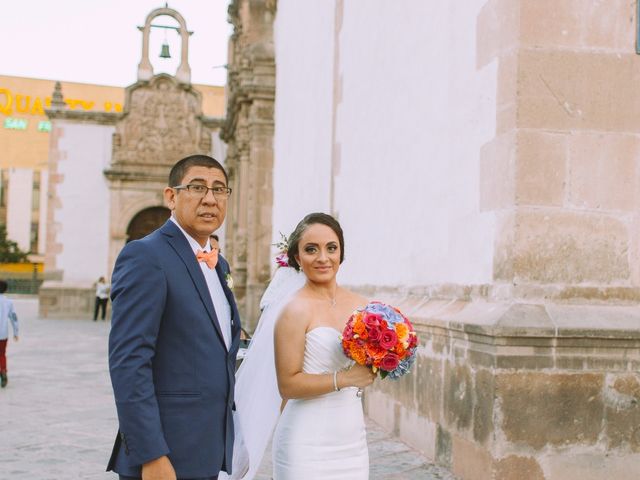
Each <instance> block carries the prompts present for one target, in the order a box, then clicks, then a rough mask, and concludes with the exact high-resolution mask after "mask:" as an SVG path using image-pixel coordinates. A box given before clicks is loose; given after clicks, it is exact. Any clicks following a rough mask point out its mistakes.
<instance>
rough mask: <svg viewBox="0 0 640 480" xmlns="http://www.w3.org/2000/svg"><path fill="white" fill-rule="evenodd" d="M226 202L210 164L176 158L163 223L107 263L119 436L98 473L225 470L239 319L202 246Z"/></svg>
mask: <svg viewBox="0 0 640 480" xmlns="http://www.w3.org/2000/svg"><path fill="white" fill-rule="evenodd" d="M230 194H231V189H230V188H229V187H228V180H227V174H226V172H225V170H224V168H223V167H222V165H220V163H218V162H217V161H216V160H215V159H213V158H211V157H208V156H205V155H192V156H190V157H186V158H184V159H182V160H180V161H179V162H178V163H176V164H175V165H174V167H173V168H172V169H171V173H170V174H169V186H168V187H166V188H165V190H164V197H165V201H166V203H167V205H168V207H169V208H170V209H171V212H172V213H171V218H170V219H169V220H167V222H166V223H165V224H164V225H163V226H162V227H160V228H159V229H158V230H156V231H155V232H153V233H151V234H150V235H148V236H147V237H145V238H143V239H141V240H136V241H132V242H130V243H128V244H127V245H126V246H125V247H124V249H123V250H122V252H121V253H120V255H119V256H118V259H117V261H116V265H115V268H114V271H113V279H112V290H111V300H112V302H113V303H112V307H113V310H112V325H111V334H110V336H109V370H110V373H111V383H112V385H113V391H114V396H115V400H116V408H117V411H118V421H119V431H118V436H117V437H116V441H115V445H114V447H113V453H112V455H111V460H110V461H109V465H108V467H107V470H113V471H115V472H117V473H118V474H119V475H120V479H130V478H135V479H140V478H142V479H143V480H165V479H171V480H175V479H215V478H217V476H218V473H219V472H220V471H221V470H224V471H226V472H228V473H230V472H231V458H232V453H233V438H234V432H233V421H232V416H231V412H232V410H233V408H234V403H233V388H234V381H235V378H234V369H235V360H236V353H237V351H238V345H239V341H240V318H239V315H238V310H237V307H236V303H235V299H234V297H233V293H232V292H231V289H230V287H232V282H231V276H230V271H229V264H228V263H227V262H226V260H225V259H224V258H222V256H218V251H217V249H211V247H210V244H209V235H211V234H212V233H213V232H214V231H215V230H216V229H217V228H218V227H220V225H221V224H222V222H223V221H224V218H225V215H226V211H227V201H228V199H229V195H230Z"/></svg>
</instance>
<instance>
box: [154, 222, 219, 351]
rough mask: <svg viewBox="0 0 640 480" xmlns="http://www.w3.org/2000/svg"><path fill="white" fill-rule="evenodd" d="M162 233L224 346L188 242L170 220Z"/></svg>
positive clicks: (211, 303)
mask: <svg viewBox="0 0 640 480" xmlns="http://www.w3.org/2000/svg"><path fill="white" fill-rule="evenodd" d="M162 233H163V234H165V235H166V236H167V237H168V238H167V240H168V242H169V245H171V247H172V248H173V249H174V250H175V251H176V253H177V254H178V256H179V257H180V258H181V259H182V261H183V262H184V264H185V266H186V267H187V271H188V272H189V276H191V280H192V281H193V284H194V285H195V287H196V290H197V291H198V295H199V296H200V299H201V300H202V303H203V304H204V306H205V309H206V310H207V313H208V314H209V318H210V319H211V323H213V326H214V328H215V329H216V332H218V337H220V341H221V342H222V345H225V343H224V337H223V335H222V329H221V328H220V324H219V322H218V317H217V315H216V312H215V309H214V308H213V302H212V301H211V293H210V292H209V287H207V281H206V280H205V278H204V275H203V274H202V270H201V269H200V265H198V262H197V260H196V257H195V255H194V254H193V250H191V246H190V245H189V242H188V241H187V239H186V238H185V236H184V235H183V234H182V232H181V231H180V229H179V228H178V227H177V226H176V225H175V224H174V223H173V221H171V220H167V222H166V223H165V224H164V226H163V227H162ZM225 286H226V282H225V283H223V288H224V287H225ZM225 293H226V292H225ZM225 347H226V346H225Z"/></svg>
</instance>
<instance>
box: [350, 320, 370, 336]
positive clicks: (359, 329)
mask: <svg viewBox="0 0 640 480" xmlns="http://www.w3.org/2000/svg"><path fill="white" fill-rule="evenodd" d="M353 331H354V332H355V333H357V334H358V335H360V336H361V337H363V335H364V334H365V333H366V332H367V327H366V326H365V324H364V322H362V321H357V322H356V323H355V325H354V326H353Z"/></svg>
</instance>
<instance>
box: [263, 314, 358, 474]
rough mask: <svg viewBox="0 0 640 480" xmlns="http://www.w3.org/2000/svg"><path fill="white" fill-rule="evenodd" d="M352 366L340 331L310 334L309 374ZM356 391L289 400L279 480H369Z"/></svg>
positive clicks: (279, 430)
mask: <svg viewBox="0 0 640 480" xmlns="http://www.w3.org/2000/svg"><path fill="white" fill-rule="evenodd" d="M350 363H351V360H349V359H348V358H347V357H346V356H345V355H344V353H343V352H342V345H341V342H340V332H338V331H337V330H336V329H334V328H331V327H316V328H314V329H313V330H311V331H309V332H308V333H307V336H306V345H305V352H304V368H303V370H304V372H305V373H316V374H321V373H333V372H334V371H335V370H340V369H342V368H344V367H347V366H348V365H349V364H350ZM356 392H357V389H356V388H344V389H342V390H341V391H339V392H331V393H328V394H326V395H321V396H318V397H314V398H308V399H294V400H289V401H288V402H287V405H286V406H285V408H284V411H283V412H282V415H281V416H280V419H279V420H278V424H277V426H276V430H275V433H274V435H273V446H272V448H273V478H274V480H314V479H318V480H366V479H368V478H369V451H368V450H367V438H366V431H365V425H364V416H363V413H362V402H361V400H360V398H359V397H358V396H357V395H356Z"/></svg>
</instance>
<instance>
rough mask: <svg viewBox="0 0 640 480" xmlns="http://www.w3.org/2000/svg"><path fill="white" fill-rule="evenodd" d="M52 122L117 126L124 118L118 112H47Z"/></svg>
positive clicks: (51, 110)
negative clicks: (64, 121) (63, 121)
mask: <svg viewBox="0 0 640 480" xmlns="http://www.w3.org/2000/svg"><path fill="white" fill-rule="evenodd" d="M45 113H46V114H47V117H49V119H51V120H69V121H73V122H77V123H91V124H94V125H95V124H97V125H115V124H116V123H117V122H118V120H120V119H121V118H122V116H123V114H122V113H116V112H86V111H80V110H57V109H48V110H45Z"/></svg>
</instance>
